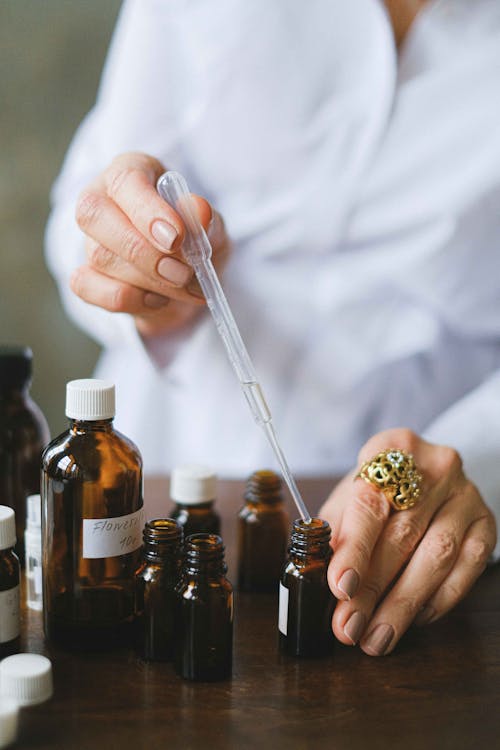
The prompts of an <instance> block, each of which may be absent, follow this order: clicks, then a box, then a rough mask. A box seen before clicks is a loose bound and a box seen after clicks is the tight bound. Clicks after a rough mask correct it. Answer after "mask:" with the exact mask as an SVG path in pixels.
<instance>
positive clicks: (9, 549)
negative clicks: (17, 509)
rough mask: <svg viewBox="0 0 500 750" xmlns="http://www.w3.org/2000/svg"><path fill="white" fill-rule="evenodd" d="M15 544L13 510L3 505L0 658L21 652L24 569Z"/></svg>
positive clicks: (0, 524) (0, 510)
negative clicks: (22, 569) (20, 602)
mask: <svg viewBox="0 0 500 750" xmlns="http://www.w3.org/2000/svg"><path fill="white" fill-rule="evenodd" d="M15 543H16V520H15V515H14V511H13V510H12V508H8V507H7V506H6V505H0V659H2V658H3V657H4V656H10V655H11V654H15V653H16V652H17V651H19V633H20V614H19V612H20V609H19V600H20V595H19V583H20V573H21V569H20V566H19V558H18V557H17V555H16V553H15V552H14V545H15Z"/></svg>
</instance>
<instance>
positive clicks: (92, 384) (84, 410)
mask: <svg viewBox="0 0 500 750" xmlns="http://www.w3.org/2000/svg"><path fill="white" fill-rule="evenodd" d="M66 416H67V417H69V418H70V419H82V420H86V421H89V422H92V421H96V420H98V419H113V417H114V416H115V386H114V385H113V383H110V382H109V381H107V380H97V379H95V378H88V379H84V380H71V381H70V382H69V383H68V384H67V385H66Z"/></svg>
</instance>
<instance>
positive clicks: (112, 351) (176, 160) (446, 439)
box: [47, 0, 500, 511]
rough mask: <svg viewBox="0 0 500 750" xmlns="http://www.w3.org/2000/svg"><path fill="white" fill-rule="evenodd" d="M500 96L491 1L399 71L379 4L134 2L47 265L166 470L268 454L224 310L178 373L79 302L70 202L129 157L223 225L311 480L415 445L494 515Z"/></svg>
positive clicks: (467, 5)
mask: <svg viewBox="0 0 500 750" xmlns="http://www.w3.org/2000/svg"><path fill="white" fill-rule="evenodd" d="M499 88H500V5H499V3H498V2H497V0H475V2H470V0H449V2H446V1H445V0H443V1H442V2H431V3H429V4H428V5H427V6H426V7H425V9H424V10H423V11H422V12H421V14H420V15H419V16H418V17H417V19H416V21H415V23H414V25H413V27H412V29H411V32H410V34H409V37H408V38H407V40H406V41H405V44H404V47H403V49H402V50H401V51H400V55H399V59H398V56H397V52H396V50H395V46H394V41H393V36H392V30H391V28H390V24H389V22H388V19H387V17H386V13H385V10H384V8H383V5H382V4H381V3H379V2H377V1H376V0H350V2H349V3H346V2H345V0H309V2H308V3H306V4H304V2H303V0H274V1H273V2H270V0H252V2H248V0H211V2H210V3H207V2H205V1H204V0H169V1H168V2H167V1H166V0H129V1H128V2H125V4H124V8H123V10H122V13H121V17H120V20H119V23H118V26H117V29H116V31H115V36H114V39H113V43H112V46H111V50H110V53H109V57H108V60H107V63H106V67H105V70H104V74H103V79H102V83H101V87H100V91H99V95H98V99H97V102H96V105H95V107H94V109H93V110H92V111H91V113H90V114H89V115H88V117H87V118H86V120H85V121H84V123H83V124H82V126H81V127H80V129H79V131H78V132H77V134H76V137H75V139H74V142H73V144H72V146H71V148H70V151H69V153H68V156H67V158H66V162H65V164H64V168H63V170H62V173H61V175H60V177H59V179H58V181H57V184H56V186H55V189H54V194H53V195H54V208H53V212H52V216H51V219H50V222H49V227H48V232H47V255H48V262H49V265H50V267H51V270H52V272H53V273H54V275H55V276H56V278H57V280H58V282H59V285H60V289H61V294H62V296H63V299H64V301H65V304H66V308H67V310H68V312H69V314H70V315H71V316H72V317H73V318H74V320H75V321H76V322H77V323H78V324H79V325H80V326H81V327H82V328H83V329H84V330H86V331H87V332H88V333H90V334H91V335H92V336H93V337H94V338H96V339H97V340H98V341H99V342H100V343H101V344H102V345H103V347H104V351H103V355H102V358H101V361H100V363H99V366H98V375H99V376H103V377H107V378H111V379H113V380H114V381H115V382H116V384H117V394H118V409H119V411H118V418H117V425H118V426H119V428H120V429H122V430H123V431H124V432H125V433H126V434H127V435H129V436H130V437H131V438H132V439H133V440H135V441H136V442H137V444H138V445H139V447H140V449H141V451H142V452H143V455H144V458H145V466H146V469H147V470H148V471H158V470H162V471H168V470H170V469H171V467H172V466H173V465H175V464H178V463H182V462H186V461H201V462H203V463H208V464H211V465H213V466H214V467H215V468H216V469H217V470H218V471H219V472H220V473H221V474H223V475H226V476H227V475H229V476H230V475H238V476H242V475H243V476H244V475H247V474H248V473H250V472H251V471H253V470H254V469H256V468H259V467H262V466H266V465H269V464H272V456H271V454H270V449H269V448H268V445H267V443H266V440H265V437H264V435H263V433H262V432H261V431H260V430H259V429H258V428H257V427H256V426H255V425H254V423H253V421H252V419H251V416H250V414H249V412H248V409H247V406H246V404H245V402H244V398H243V396H242V394H241V391H240V389H239V387H238V384H237V381H236V378H235V376H234V374H233V372H232V370H231V368H230V365H229V364H228V362H227V360H226V357H225V354H224V350H223V348H222V344H221V343H220V341H219V339H218V335H217V333H216V330H215V327H214V325H213V322H212V320H211V319H210V317H209V316H208V315H206V316H204V317H203V319H202V320H201V321H200V322H199V323H198V325H197V326H196V328H195V330H194V331H193V332H192V334H191V335H190V336H188V337H186V338H185V340H183V341H181V342H180V343H179V344H178V345H177V346H176V347H175V355H173V356H172V353H171V349H172V345H171V342H170V341H167V340H166V341H164V342H163V341H162V340H159V341H155V342H154V343H153V344H151V345H148V347H145V345H144V344H143V342H142V341H141V339H140V337H139V336H138V334H137V332H136V330H135V327H134V324H133V321H132V319H131V318H130V317H129V316H127V315H117V314H111V313H107V312H105V311H103V310H100V309H98V308H95V307H92V306H89V305H87V304H85V303H83V302H82V301H81V300H78V299H77V298H76V297H75V296H74V295H72V293H71V292H70V291H69V288H68V278H69V275H70V273H71V271H72V270H73V269H74V268H75V267H76V266H78V265H79V264H81V263H82V262H84V253H83V237H82V235H81V233H80V232H79V230H78V229H77V227H76V226H75V222H74V205H75V200H76V195H77V194H78V192H79V191H80V189H81V188H82V187H83V186H85V185H86V184H87V183H88V182H89V181H90V180H91V179H92V178H93V177H94V176H95V175H96V174H97V173H98V172H100V171H101V170H102V169H103V168H104V167H105V166H107V165H108V163H109V162H110V161H111V159H112V158H113V157H114V156H115V155H116V154H118V153H121V152H123V151H129V150H141V151H145V152H146V153H150V154H153V155H155V156H156V157H158V158H159V159H161V160H162V161H163V162H164V163H165V164H166V165H168V167H169V168H174V169H178V170H179V171H181V172H182V173H184V175H185V176H186V178H187V179H188V182H189V183H190V187H191V189H192V190H193V191H195V192H198V193H200V194H201V195H204V196H206V197H207V198H208V199H209V200H210V201H211V202H212V203H213V204H214V206H215V207H217V209H218V210H219V211H220V212H221V213H222V215H223V216H224V219H225V221H226V225H227V229H228V231H229V234H230V236H231V237H232V239H233V241H234V244H235V251H234V255H233V257H232V260H231V262H230V264H229V267H228V269H227V271H226V272H225V274H224V279H223V285H224V288H225V291H226V294H227V296H228V298H229V301H230V303H231V305H232V308H233V311H234V313H235V317H236V319H237V321H238V323H239V325H240V328H241V331H242V335H243V338H244V340H245V342H246V344H247V347H248V350H249V352H250V355H251V357H252V359H253V361H254V364H255V367H256V370H257V373H258V375H259V378H260V380H261V383H262V385H263V388H264V391H265V393H266V396H267V400H268V402H269V405H270V407H271V410H272V413H273V417H274V422H275V425H276V428H277V432H278V435H279V436H280V439H281V442H282V444H283V448H284V450H285V452H286V454H287V457H288V459H289V462H290V465H291V468H292V471H293V472H294V473H296V474H297V475H312V474H336V473H342V472H344V471H346V470H347V469H348V468H349V467H351V466H352V465H353V464H354V462H355V459H356V455H357V452H358V450H359V448H360V447H361V446H362V444H363V443H364V442H365V441H366V440H367V438H368V437H370V436H371V435H372V434H374V433H376V432H378V431H379V430H382V429H385V428H388V427H392V426H407V427H410V428H412V429H414V430H416V431H417V432H418V433H421V434H424V435H425V436H426V437H428V438H429V439H431V440H435V441H437V442H443V443H447V444H450V445H453V446H455V447H457V448H458V449H459V450H460V451H461V453H462V456H463V458H464V462H465V468H466V471H467V472H468V474H469V475H470V476H471V478H472V479H473V480H474V481H475V482H476V483H477V484H478V486H479V488H480V489H481V490H482V492H483V495H484V497H485V499H486V500H487V501H488V502H489V503H490V505H491V506H492V507H494V508H497V510H499V511H500V471H499V470H498V468H497V467H498V465H499V460H500V369H499V368H500V294H499V290H500V261H499V258H500V252H499V244H500V208H499V206H500V203H499V199H500V127H499V122H500V96H499V93H500V92H499Z"/></svg>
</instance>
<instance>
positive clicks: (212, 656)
mask: <svg viewBox="0 0 500 750" xmlns="http://www.w3.org/2000/svg"><path fill="white" fill-rule="evenodd" d="M226 570H227V567H226V564H225V562H224V546H223V544H222V539H221V538H220V536H217V535H216V534H194V535H192V536H190V537H188V538H187V540H186V543H185V548H184V562H183V568H182V575H181V580H180V582H179V584H178V586H177V588H176V610H175V638H174V665H175V669H176V671H177V673H178V674H179V675H180V676H181V677H184V679H187V680H201V681H212V680H223V679H226V678H227V677H230V675H231V670H232V653H233V590H232V586H231V584H230V583H229V581H228V580H227V578H226V576H225V574H226Z"/></svg>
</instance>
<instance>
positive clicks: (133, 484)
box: [42, 380, 144, 649]
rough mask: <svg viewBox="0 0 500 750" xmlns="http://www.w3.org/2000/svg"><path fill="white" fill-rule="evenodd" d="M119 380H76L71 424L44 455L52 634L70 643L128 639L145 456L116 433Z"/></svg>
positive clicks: (71, 387) (48, 629)
mask: <svg viewBox="0 0 500 750" xmlns="http://www.w3.org/2000/svg"><path fill="white" fill-rule="evenodd" d="M114 413H115V389H114V385H112V384H110V383H106V382H104V381H102V380H74V381H72V382H71V383H68V386H67V391H66V414H67V416H68V417H69V418H70V429H69V431H68V432H66V433H64V434H62V435H60V436H59V437H58V438H56V439H55V440H53V441H52V442H51V443H50V445H48V446H47V448H46V449H45V451H44V454H43V460H42V541H43V599H44V621H45V633H46V635H47V637H48V638H50V639H52V640H54V641H56V642H59V643H61V644H63V645H65V646H67V647H70V648H80V649H101V648H107V647H109V646H110V645H116V644H119V643H121V642H123V641H124V639H128V637H129V636H130V635H131V633H130V627H131V624H132V621H133V615H134V574H135V571H136V570H137V568H138V566H139V562H140V556H141V552H140V547H141V543H142V529H143V525H144V524H143V512H142V506H143V499H142V460H141V456H140V454H139V451H138V450H137V448H136V447H135V445H134V444H133V443H132V442H131V441H130V440H128V439H127V438H125V437H124V436H123V435H121V434H120V433H119V432H117V431H115V429H114V427H113V417H114Z"/></svg>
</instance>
